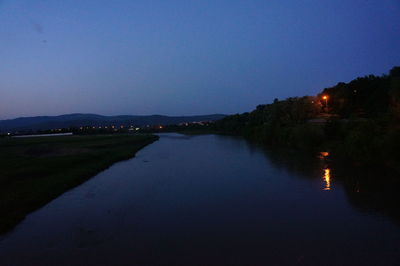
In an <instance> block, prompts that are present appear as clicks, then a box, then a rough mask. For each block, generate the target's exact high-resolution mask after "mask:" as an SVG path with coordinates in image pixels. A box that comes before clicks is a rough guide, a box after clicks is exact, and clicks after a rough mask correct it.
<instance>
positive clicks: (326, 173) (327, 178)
mask: <svg viewBox="0 0 400 266" xmlns="http://www.w3.org/2000/svg"><path fill="white" fill-rule="evenodd" d="M323 179H324V181H325V187H324V190H331V169H329V168H325V169H324V176H323Z"/></svg>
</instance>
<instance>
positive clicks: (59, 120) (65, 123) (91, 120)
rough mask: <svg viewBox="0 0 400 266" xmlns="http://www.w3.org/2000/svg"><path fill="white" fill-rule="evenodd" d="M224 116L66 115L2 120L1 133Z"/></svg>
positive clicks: (159, 123)
mask: <svg viewBox="0 0 400 266" xmlns="http://www.w3.org/2000/svg"><path fill="white" fill-rule="evenodd" d="M224 117H225V115H222V114H212V115H196V116H165V115H144V116H141V115H119V116H103V115H96V114H66V115H60V116H35V117H20V118H15V119H8V120H0V132H10V131H13V132H14V131H25V130H47V129H54V128H68V127H81V126H108V125H115V126H120V125H135V126H144V125H173V124H179V123H186V122H197V121H215V120H219V119H222V118H224Z"/></svg>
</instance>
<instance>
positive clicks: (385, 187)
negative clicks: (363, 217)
mask: <svg viewBox="0 0 400 266" xmlns="http://www.w3.org/2000/svg"><path fill="white" fill-rule="evenodd" d="M265 154H266V156H267V157H268V159H269V162H271V163H272V164H273V165H274V166H275V167H277V168H281V169H284V170H286V171H288V172H290V173H293V174H296V175H297V176H298V177H300V178H304V179H309V180H313V179H314V180H321V179H322V180H321V181H322V182H323V190H330V191H333V187H332V180H335V191H342V189H343V191H344V192H345V195H346V197H347V200H348V202H349V203H350V204H351V205H352V206H353V207H354V208H356V209H357V210H358V211H361V212H365V213H368V214H374V213H375V214H376V213H379V214H383V215H386V216H388V217H389V218H391V219H392V220H393V221H394V222H395V223H397V224H399V225H400V208H399V207H398V202H400V193H398V188H399V187H400V176H399V175H398V174H396V173H393V172H389V171H388V170H387V169H382V168H380V169H378V168H374V167H356V166H352V165H349V164H347V165H346V164H345V163H342V162H336V161H331V160H329V153H327V152H323V153H318V156H317V157H315V156H313V155H311V154H305V153H302V152H294V151H291V150H289V151H288V150H283V149H281V150H266V151H265Z"/></svg>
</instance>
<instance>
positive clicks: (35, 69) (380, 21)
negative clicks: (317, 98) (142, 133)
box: [0, 0, 400, 119]
mask: <svg viewBox="0 0 400 266" xmlns="http://www.w3.org/2000/svg"><path fill="white" fill-rule="evenodd" d="M399 47H400V1H398V0H386V1H372V0H370V1H367V0H363V1H361V0H347V1H345V0H334V1H332V0H331V1H324V0H305V1H298V0H291V1H289V0H280V1H273V0H271V1H267V0H263V1H259V0H257V1H256V0H242V1H238V0H212V1H211V0H202V1H194V0H193V1H192V0H182V1H173V0H171V1H167V0H162V1H161V0H160V1H156V0H155V1H151V0H147V1H139V0H138V1H135V0H130V1H124V0H115V1H103V0H96V1H94V0H93V1H89V0H80V1H76V0H74V1H72V0H62V1H61V0H35V1H31V0H29V1H28V0H3V1H1V0H0V119H7V118H14V117H18V116H34V115H58V114H64V113H76V112H81V113H98V114H104V115H115V114H166V115H193V114H208V113H227V114H230V113H240V112H245V111H250V110H252V109H253V108H255V106H256V105H258V104H262V103H268V102H271V101H272V100H273V99H274V98H279V99H283V98H286V97H290V96H302V95H314V94H316V93H317V92H319V91H320V90H322V89H323V88H325V87H329V86H333V85H335V84H336V83H337V82H340V81H345V82H346V81H350V80H351V79H353V78H355V77H357V76H363V75H367V74H376V75H381V74H383V73H387V72H388V71H389V69H390V68H391V67H393V66H395V65H400V48H399Z"/></svg>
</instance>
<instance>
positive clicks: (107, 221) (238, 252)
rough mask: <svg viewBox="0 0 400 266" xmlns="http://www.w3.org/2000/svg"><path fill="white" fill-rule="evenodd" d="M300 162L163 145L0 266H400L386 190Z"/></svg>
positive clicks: (63, 213)
mask: <svg viewBox="0 0 400 266" xmlns="http://www.w3.org/2000/svg"><path fill="white" fill-rule="evenodd" d="M323 155H324V154H323ZM322 157H323V156H322ZM322 157H321V158H322ZM298 159H299V160H292V159H287V158H286V156H284V155H282V154H278V153H276V152H271V151H264V150H263V149H261V148H258V147H256V146H253V145H251V144H249V143H248V142H247V141H245V140H244V139H242V138H236V137H227V136H217V135H201V136H184V135H179V134H161V138H160V140H159V141H157V142H155V143H153V144H151V145H149V146H147V147H145V148H144V149H142V150H141V151H139V152H138V153H137V155H136V157H134V158H132V159H130V160H127V161H123V162H119V163H116V164H114V165H113V166H112V167H110V168H109V169H107V170H105V171H103V172H101V173H99V174H98V175H96V176H95V177H93V178H92V179H90V180H88V181H87V182H85V183H84V184H82V185H81V186H79V187H76V188H74V189H72V190H70V191H68V192H66V193H64V194H63V195H61V196H60V197H59V198H57V199H55V200H53V201H52V202H50V203H49V204H47V205H46V206H44V207H42V208H40V209H39V210H37V211H35V212H33V213H31V214H30V215H28V216H27V218H26V219H25V220H24V221H22V222H21V223H20V224H19V225H18V226H17V227H16V228H15V229H14V230H13V231H11V232H9V233H8V234H6V235H3V236H1V237H0V265H6V266H7V265H10V266H11V265H12V266H14V265H399V263H400V226H399V223H398V220H397V219H396V217H395V213H396V211H397V203H396V204H395V206H394V207H393V208H388V210H386V208H382V205H385V202H384V201H383V200H386V201H390V200H391V199H390V197H389V196H388V197H389V198H387V199H381V197H380V196H379V195H381V194H384V195H386V196H387V195H388V194H387V193H386V194H385V193H383V192H382V191H383V190H382V186H381V185H379V186H371V187H374V188H376V187H379V189H378V190H377V191H378V192H381V194H379V193H378V192H376V191H375V190H373V191H375V192H376V193H370V192H368V191H367V192H364V190H367V186H365V185H364V184H360V183H359V181H358V180H357V178H355V179H354V178H353V179H351V178H350V179H349V178H347V179H343V178H341V177H340V175H341V174H339V173H335V170H334V169H331V168H329V167H328V166H327V164H326V163H325V162H324V160H323V159H318V158H317V159H315V160H313V161H312V163H311V162H310V161H307V160H303V159H302V158H298ZM349 180H350V181H349ZM391 187H392V186H391ZM396 190H397V189H396ZM371 197H372V198H373V197H376V198H377V199H371ZM378 197H379V199H378ZM382 201H383V202H382ZM388 205H390V204H388ZM391 206H392V205H391Z"/></svg>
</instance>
